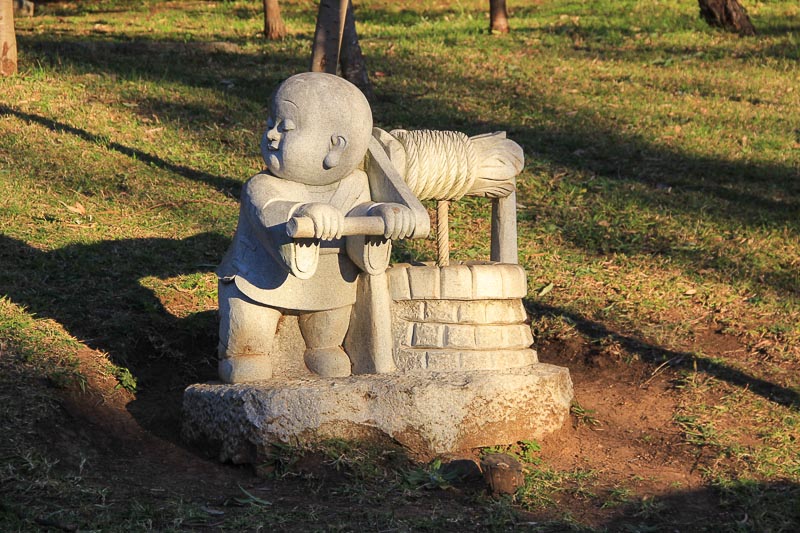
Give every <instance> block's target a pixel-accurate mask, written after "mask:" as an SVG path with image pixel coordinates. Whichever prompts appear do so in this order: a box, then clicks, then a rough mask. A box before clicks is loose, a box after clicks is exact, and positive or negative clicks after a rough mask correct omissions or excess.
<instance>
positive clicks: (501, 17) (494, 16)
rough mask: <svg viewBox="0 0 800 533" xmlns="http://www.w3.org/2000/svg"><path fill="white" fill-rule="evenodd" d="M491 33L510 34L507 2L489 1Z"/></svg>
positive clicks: (503, 0) (504, 0)
mask: <svg viewBox="0 0 800 533" xmlns="http://www.w3.org/2000/svg"><path fill="white" fill-rule="evenodd" d="M489 31H490V32H491V33H508V31H509V28H508V11H506V0H489Z"/></svg>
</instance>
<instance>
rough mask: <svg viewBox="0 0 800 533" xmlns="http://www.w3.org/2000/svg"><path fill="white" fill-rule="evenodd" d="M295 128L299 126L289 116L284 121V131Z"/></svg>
mask: <svg viewBox="0 0 800 533" xmlns="http://www.w3.org/2000/svg"><path fill="white" fill-rule="evenodd" d="M295 128H297V126H296V125H295V123H294V121H293V120H291V119H288V118H287V119H286V120H284V121H283V131H292V130H293V129H295Z"/></svg>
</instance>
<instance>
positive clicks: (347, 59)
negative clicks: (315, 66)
mask: <svg viewBox="0 0 800 533" xmlns="http://www.w3.org/2000/svg"><path fill="white" fill-rule="evenodd" d="M339 64H340V65H341V67H342V76H344V79H346V80H347V81H349V82H350V83H352V84H353V85H355V86H356V87H358V88H359V89H361V92H362V93H364V96H366V97H367V100H370V101H372V100H373V98H374V93H373V92H372V83H370V81H369V74H367V60H366V59H365V58H364V53H363V52H362V51H361V45H359V44H358V33H356V19H355V15H354V13H353V2H348V5H347V17H346V18H345V20H344V33H343V34H342V52H341V55H340V57H339Z"/></svg>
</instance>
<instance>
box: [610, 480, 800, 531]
mask: <svg viewBox="0 0 800 533" xmlns="http://www.w3.org/2000/svg"><path fill="white" fill-rule="evenodd" d="M601 525H602V527H603V528H605V529H606V530H607V531H710V530H715V531H795V530H796V529H797V527H798V525H800V485H798V484H797V483H792V482H789V481H784V482H780V481H779V482H762V481H753V480H744V479H738V480H732V481H728V482H725V483H724V484H720V485H717V486H713V487H707V488H701V489H695V490H675V491H671V492H669V493H667V494H664V495H659V496H654V497H651V498H644V499H640V500H637V501H634V502H630V503H627V504H625V508H624V509H623V511H622V512H621V513H619V514H618V515H617V516H615V517H614V518H612V519H611V520H609V521H607V522H605V523H603V524H601ZM709 528H710V529H709Z"/></svg>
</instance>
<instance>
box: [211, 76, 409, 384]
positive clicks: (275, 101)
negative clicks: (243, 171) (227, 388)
mask: <svg viewBox="0 0 800 533" xmlns="http://www.w3.org/2000/svg"><path fill="white" fill-rule="evenodd" d="M371 135H372V112H371V110H370V107H369V103H368V102H367V100H366V98H365V97H364V95H363V94H362V93H361V92H360V91H359V90H358V89H357V88H356V87H355V86H354V85H352V84H350V83H349V82H347V81H345V80H344V79H342V78H339V77H337V76H333V75H330V74H322V73H305V74H298V75H296V76H293V77H291V78H289V79H288V80H286V81H285V82H283V83H282V84H281V85H280V86H279V87H278V89H277V90H276V91H275V93H274V94H273V96H272V99H271V104H270V116H269V120H268V122H267V131H266V133H265V134H264V138H263V139H262V142H261V153H262V155H263V157H264V161H265V162H266V165H267V169H266V170H265V171H263V172H261V173H259V174H256V175H255V176H253V177H252V178H250V180H248V181H247V183H246V184H245V185H244V188H243V191H242V198H241V209H240V212H239V223H238V227H237V230H236V234H235V236H234V238H233V243H232V245H231V247H230V249H229V250H228V252H227V254H226V255H225V258H224V259H223V261H222V264H221V265H220V267H219V269H218V271H217V274H218V276H219V279H220V283H219V312H220V345H219V356H220V358H219V375H220V378H221V379H222V380H223V381H225V382H228V383H238V382H246V381H256V380H261V379H268V378H270V377H272V372H273V368H272V358H271V357H270V352H271V350H272V346H273V341H274V337H275V332H276V328H277V325H278V321H279V319H280V318H281V316H282V315H283V314H297V315H298V317H299V325H300V332H301V334H302V336H303V339H304V340H305V343H306V351H305V355H304V360H305V364H306V366H307V367H308V368H309V370H311V371H312V372H314V373H316V374H319V375H322V376H326V377H339V376H347V375H350V372H351V363H350V360H349V358H348V356H347V354H346V353H345V352H344V350H343V349H342V347H341V345H342V342H343V339H344V337H345V334H346V333H347V328H348V325H349V321H350V313H351V308H352V305H353V303H354V302H355V299H356V278H357V276H358V274H359V268H358V267H357V266H356V264H357V259H356V258H354V259H356V262H354V260H353V259H351V258H350V257H348V255H347V248H348V247H347V246H345V242H344V241H345V238H343V237H342V236H341V234H342V228H343V226H344V217H345V216H346V215H348V214H351V215H370V216H378V217H380V218H382V219H383V222H384V225H385V235H384V236H385V237H386V238H388V239H398V238H405V237H407V236H409V235H411V234H412V232H413V230H414V218H413V215H412V212H411V210H410V209H409V208H408V207H406V206H403V205H400V204H394V203H374V202H372V199H371V196H370V189H369V183H368V178H367V175H366V173H365V172H364V171H363V170H361V168H359V166H360V165H361V164H362V162H363V160H364V157H365V155H366V152H367V148H368V145H369V142H370V137H371ZM299 216H303V217H308V218H310V219H311V220H312V221H313V223H314V238H313V239H291V238H290V237H288V236H287V233H286V223H287V221H289V220H290V219H291V218H292V217H299ZM350 248H352V246H351V247H350Z"/></svg>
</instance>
